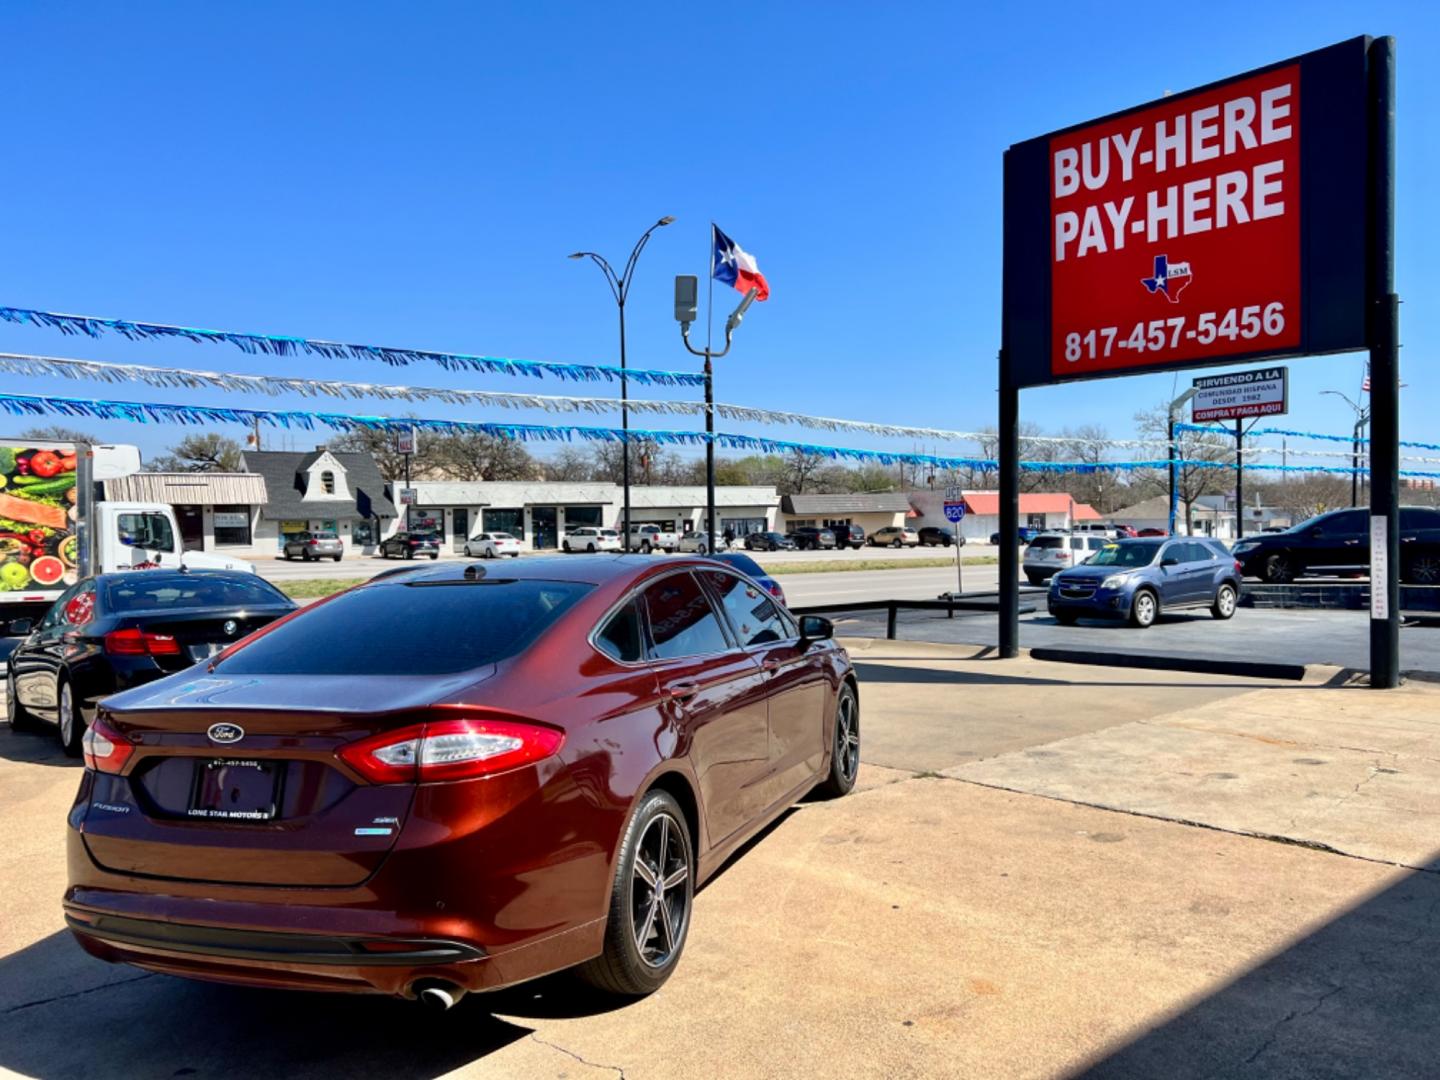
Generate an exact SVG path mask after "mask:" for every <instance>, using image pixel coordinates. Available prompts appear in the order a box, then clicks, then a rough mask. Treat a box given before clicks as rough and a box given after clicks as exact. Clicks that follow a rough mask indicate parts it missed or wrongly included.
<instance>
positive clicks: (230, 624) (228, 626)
mask: <svg viewBox="0 0 1440 1080" xmlns="http://www.w3.org/2000/svg"><path fill="white" fill-rule="evenodd" d="M221 629H222V630H224V631H225V636H226V637H234V636H235V631H236V630H239V629H240V624H239V623H237V622H236V621H235V620H234V619H226V620H225V625H224V626H222V627H221Z"/></svg>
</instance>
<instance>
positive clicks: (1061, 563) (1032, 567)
mask: <svg viewBox="0 0 1440 1080" xmlns="http://www.w3.org/2000/svg"><path fill="white" fill-rule="evenodd" d="M1108 542H1109V541H1107V540H1106V539H1105V537H1103V536H1075V535H1073V534H1071V533H1045V534H1044V535H1042V536H1037V537H1036V538H1035V539H1034V540H1032V541H1030V546H1029V547H1027V548H1026V549H1025V558H1024V561H1023V567H1024V570H1025V577H1026V578H1027V579H1028V580H1029V582H1030V584H1031V585H1043V584H1045V582H1046V581H1048V580H1050V577H1051V575H1053V574H1055V573H1056V572H1058V571H1060V570H1066V569H1069V568H1070V567H1072V566H1079V565H1080V564H1081V563H1083V562H1084V561H1085V560H1086V559H1088V558H1090V556H1091V555H1093V554H1095V552H1097V551H1099V550H1100V549H1101V548H1102V547H1104V546H1105V545H1106V544H1107V543H1108Z"/></svg>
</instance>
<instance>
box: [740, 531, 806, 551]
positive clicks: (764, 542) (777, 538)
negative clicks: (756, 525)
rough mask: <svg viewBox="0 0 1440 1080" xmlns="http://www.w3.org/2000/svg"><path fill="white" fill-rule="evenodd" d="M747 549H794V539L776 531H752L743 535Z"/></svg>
mask: <svg viewBox="0 0 1440 1080" xmlns="http://www.w3.org/2000/svg"><path fill="white" fill-rule="evenodd" d="M745 549H746V550H747V551H794V550H795V541H794V540H791V539H790V538H789V537H788V536H785V535H784V534H783V533H778V532H754V533H750V534H749V535H748V536H746V537H745Z"/></svg>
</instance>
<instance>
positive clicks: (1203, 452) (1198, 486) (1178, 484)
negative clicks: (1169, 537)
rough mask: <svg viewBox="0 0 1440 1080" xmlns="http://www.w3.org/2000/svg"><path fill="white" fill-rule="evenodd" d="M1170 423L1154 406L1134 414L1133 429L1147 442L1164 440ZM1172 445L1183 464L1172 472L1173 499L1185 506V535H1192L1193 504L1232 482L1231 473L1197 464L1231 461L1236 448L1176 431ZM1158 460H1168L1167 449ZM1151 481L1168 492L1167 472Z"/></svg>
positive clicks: (1203, 434) (1224, 440) (1221, 438)
mask: <svg viewBox="0 0 1440 1080" xmlns="http://www.w3.org/2000/svg"><path fill="white" fill-rule="evenodd" d="M1169 419H1170V414H1169V409H1168V407H1167V406H1165V405H1157V406H1155V408H1153V409H1147V410H1146V411H1144V412H1139V413H1136V414H1135V426H1136V428H1137V429H1138V430H1139V432H1140V434H1141V435H1142V436H1144V437H1146V438H1149V439H1157V440H1164V438H1165V437H1166V434H1167V432H1168V431H1169ZM1175 445H1176V447H1177V448H1178V450H1179V458H1180V461H1181V462H1182V463H1183V464H1181V465H1180V467H1179V468H1178V469H1176V470H1175V472H1176V477H1175V495H1176V498H1177V499H1178V500H1179V501H1180V502H1181V503H1183V504H1184V506H1185V532H1186V533H1192V532H1193V531H1194V528H1193V519H1194V512H1195V503H1196V501H1197V500H1199V499H1200V497H1201V496H1203V495H1218V494H1220V493H1222V492H1224V491H1225V490H1226V489H1227V488H1229V487H1230V486H1231V485H1232V483H1233V478H1234V473H1233V471H1231V470H1226V469H1217V468H1215V467H1214V466H1213V465H1203V464H1198V463H1199V462H1224V461H1233V460H1234V458H1235V444H1234V441H1233V440H1231V439H1229V438H1226V437H1225V436H1223V435H1211V434H1209V433H1207V432H1200V431H1177V432H1176V433H1175ZM1161 456H1166V457H1168V456H1169V450H1168V449H1166V450H1165V451H1164V452H1163V453H1162V455H1161ZM1154 480H1155V481H1157V482H1159V483H1160V484H1161V485H1162V486H1163V487H1164V488H1165V489H1166V490H1169V477H1168V471H1162V472H1161V474H1160V475H1158V476H1155V477H1154Z"/></svg>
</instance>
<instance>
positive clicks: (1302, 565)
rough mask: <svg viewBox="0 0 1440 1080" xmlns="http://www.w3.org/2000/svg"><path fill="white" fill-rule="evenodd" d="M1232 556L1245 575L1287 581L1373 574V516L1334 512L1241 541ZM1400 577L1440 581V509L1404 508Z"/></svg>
mask: <svg viewBox="0 0 1440 1080" xmlns="http://www.w3.org/2000/svg"><path fill="white" fill-rule="evenodd" d="M1231 554H1233V555H1234V556H1235V561H1236V562H1238V563H1239V564H1240V569H1241V572H1242V573H1243V574H1244V575H1245V576H1246V577H1254V578H1260V579H1261V580H1263V581H1267V582H1270V583H1271V584H1273V585H1284V584H1287V583H1288V582H1291V581H1294V580H1295V579H1296V578H1297V577H1302V576H1304V575H1307V574H1308V575H1314V574H1342V575H1343V574H1368V573H1369V572H1370V514H1369V511H1367V510H1363V509H1361V510H1332V511H1330V513H1328V514H1321V515H1320V516H1319V517H1313V518H1311V519H1310V520H1309V521H1302V522H1301V523H1300V524H1299V525H1296V526H1295V527H1294V528H1291V529H1286V530H1285V531H1284V532H1279V533H1266V534H1264V535H1262V536H1248V537H1246V538H1245V539H1243V540H1237V541H1236V542H1235V545H1234V546H1233V547H1232V548H1231ZM1400 580H1401V581H1403V582H1406V583H1407V584H1411V585H1440V509H1436V508H1434V507H1429V506H1403V507H1401V508H1400Z"/></svg>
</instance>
